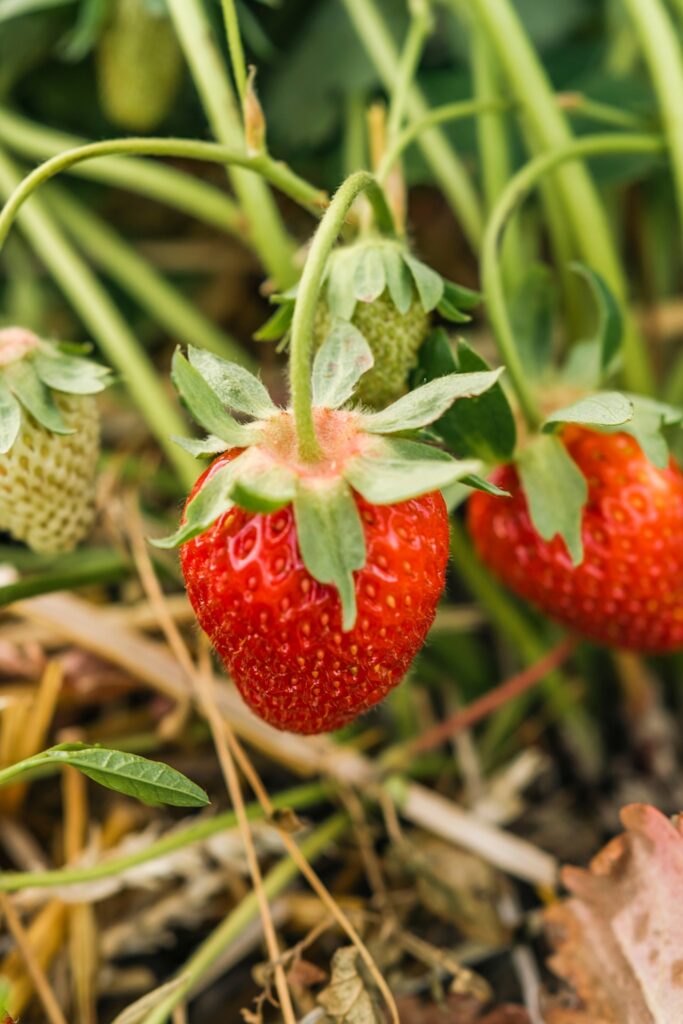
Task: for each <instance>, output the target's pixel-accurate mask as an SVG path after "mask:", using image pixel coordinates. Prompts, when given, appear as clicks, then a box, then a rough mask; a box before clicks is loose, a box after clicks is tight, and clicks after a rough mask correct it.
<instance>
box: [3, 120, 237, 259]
mask: <svg viewBox="0 0 683 1024" xmlns="http://www.w3.org/2000/svg"><path fill="white" fill-rule="evenodd" d="M0 142H4V143H5V144H6V145H7V146H8V147H9V148H10V149H12V150H13V151H14V152H15V153H18V154H19V155H20V156H25V157H30V158H31V159H32V160H46V159H49V158H50V157H53V156H59V155H60V154H61V153H63V152H65V151H66V150H74V149H81V148H82V147H83V146H86V145H87V144H88V143H87V142H86V141H85V140H84V139H79V138H78V137H77V136H75V135H67V134H66V133H65V132H58V131H54V130H53V129H51V128H45V127H44V126H43V125H38V124H35V123H34V122H33V121H29V120H27V119H26V118H23V117H20V116H19V115H18V114H15V113H14V112H13V111H10V110H7V109H5V108H4V107H0ZM66 169H67V170H70V171H72V173H73V174H78V175H80V176H81V177H84V178H90V179H91V180H92V181H97V182H101V183H103V184H105V185H114V186H115V187H117V188H123V189H126V190H128V191H130V192H135V193H137V194H139V195H143V196H147V198H149V199H155V200H157V201H159V202H163V203H166V204H167V205H168V206H170V207H172V208H173V209H176V210H180V211H181V212H182V213H186V214H189V215H190V216H191V217H196V218H197V220H200V221H203V222H204V223H205V224H210V225H211V226H212V227H216V228H220V230H221V231H228V232H229V233H230V234H231V235H235V237H237V238H241V239H242V240H243V241H244V240H245V233H246V223H245V218H244V216H243V214H242V213H241V211H240V209H239V207H238V206H237V204H236V203H235V202H234V201H233V200H232V199H231V198H230V197H229V196H226V195H224V194H223V193H222V192H220V191H219V190H218V189H217V188H214V187H213V186H212V185H207V184H205V182H203V181H199V180H198V179H196V178H193V177H191V176H190V175H189V174H185V173H184V172H183V171H177V170H175V168H173V167H166V166H164V165H163V164H157V163H153V162H152V161H151V160H138V159H134V158H131V157H128V158H126V159H123V158H119V157H114V156H112V157H103V158H102V159H101V160H97V161H95V162H94V163H91V164H83V165H81V164H77V165H74V166H73V167H71V168H66ZM246 242H247V244H249V238H248V235H247V238H246Z"/></svg>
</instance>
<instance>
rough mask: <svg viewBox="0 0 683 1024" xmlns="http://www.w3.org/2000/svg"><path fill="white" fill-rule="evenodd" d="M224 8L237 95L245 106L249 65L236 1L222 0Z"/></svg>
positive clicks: (224, 19)
mask: <svg viewBox="0 0 683 1024" xmlns="http://www.w3.org/2000/svg"><path fill="white" fill-rule="evenodd" d="M221 3H222V7H223V21H224V22H225V33H226V35H227V37H228V51H229V53H230V64H231V65H232V74H233V77H234V79H235V86H236V87H237V95H238V96H239V98H240V103H241V104H242V105H243V106H244V98H245V96H246V94H247V65H246V61H245V59H244V47H243V46H242V36H241V35H240V24H239V21H238V20H237V10H236V9H235V0H221Z"/></svg>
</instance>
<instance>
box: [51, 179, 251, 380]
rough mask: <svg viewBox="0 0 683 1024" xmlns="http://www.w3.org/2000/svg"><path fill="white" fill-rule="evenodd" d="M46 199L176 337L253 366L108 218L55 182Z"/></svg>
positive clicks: (66, 225) (105, 267)
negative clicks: (109, 222)
mask: <svg viewBox="0 0 683 1024" xmlns="http://www.w3.org/2000/svg"><path fill="white" fill-rule="evenodd" d="M46 201H47V204H48V206H49V207H50V209H52V210H53V212H54V213H55V214H56V216H57V218H58V219H59V221H60V222H61V224H62V227H63V228H64V230H65V231H67V232H68V233H69V234H70V235H72V236H73V238H74V239H75V240H76V242H77V243H78V244H79V246H80V247H81V248H82V249H83V250H84V251H85V252H86V253H87V255H88V256H89V257H90V259H91V260H92V261H93V262H94V264H95V265H96V266H99V267H100V268H101V269H102V270H104V271H105V273H106V274H108V275H109V276H110V277H111V278H112V279H113V280H114V281H116V283H117V284H118V285H119V286H120V287H121V288H123V289H124V290H125V291H127V292H128V293H129V294H130V295H131V296H132V297H133V298H134V299H135V300H136V301H137V302H138V303H139V304H140V306H141V307H142V309H144V310H146V312H147V313H149V315H150V316H151V317H152V318H153V319H154V320H155V321H156V322H157V323H159V324H161V326H162V327H165V328H166V330H167V331H168V332H169V334H170V335H171V337H173V338H174V339H176V340H177V341H180V342H183V343H184V344H186V345H196V346H198V347H199V348H205V349H208V351H210V352H215V353H216V354H217V355H219V356H222V357H223V358H224V359H229V360H232V362H235V363H240V364H241V365H242V366H246V367H248V368H251V369H253V368H254V363H253V360H252V359H251V358H250V357H249V355H248V354H247V353H246V352H245V351H244V349H243V348H242V346H241V345H239V344H238V342H236V341H235V340H234V339H233V338H230V337H228V335H226V334H225V333H224V332H223V331H222V330H221V329H220V328H219V327H217V326H216V325H215V324H214V323H213V321H211V320H209V319H208V317H206V316H204V314H203V313H202V312H201V311H200V310H199V309H197V307H196V306H194V305H193V304H192V303H191V302H189V301H188V300H187V299H186V298H185V296H184V294H183V293H182V292H181V291H179V290H178V289H177V288H174V287H173V285H171V284H169V283H168V281H167V280H166V279H165V278H164V277H163V276H162V275H161V274H159V273H158V272H157V271H156V270H155V269H154V267H153V266H151V265H150V264H149V263H148V262H147V260H145V259H143V258H142V257H141V256H139V255H138V253H137V252H136V250H135V249H134V248H133V246H132V245H130V244H129V243H128V242H126V241H125V240H124V239H123V238H122V236H121V235H119V234H118V232H116V231H115V230H114V229H113V228H112V227H111V226H110V225H109V224H108V223H107V222H106V221H105V220H103V219H102V218H101V217H98V216H97V214H96V213H93V212H92V210H90V209H89V208H88V207H87V206H86V205H85V203H81V202H79V201H78V200H77V199H75V198H74V197H73V196H71V195H70V194H69V193H68V192H67V191H65V190H62V189H61V188H58V186H57V185H51V186H50V187H49V189H48V190H47V193H46Z"/></svg>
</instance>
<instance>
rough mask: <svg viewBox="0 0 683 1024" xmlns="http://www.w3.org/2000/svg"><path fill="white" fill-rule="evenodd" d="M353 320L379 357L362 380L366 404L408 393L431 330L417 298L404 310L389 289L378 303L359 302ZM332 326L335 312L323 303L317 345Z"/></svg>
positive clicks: (360, 392)
mask: <svg viewBox="0 0 683 1024" xmlns="http://www.w3.org/2000/svg"><path fill="white" fill-rule="evenodd" d="M351 323H352V324H353V325H354V327H356V328H357V329H358V330H359V331H360V333H361V334H362V335H363V337H364V338H365V340H366V341H367V343H368V345H369V346H370V349H371V351H372V355H373V357H374V360H375V365H374V366H373V368H372V369H371V370H370V371H369V372H368V373H366V374H365V375H364V376H363V377H362V378H361V380H360V383H359V387H358V392H357V395H358V398H359V399H360V401H361V402H364V403H365V404H366V405H370V406H373V407H374V408H382V407H383V406H385V405H388V404H389V403H390V402H393V401H395V400H396V399H397V398H399V397H400V396H401V395H402V394H404V393H405V391H406V386H407V381H408V377H409V375H410V372H411V370H412V369H414V367H415V365H416V363H417V353H418V351H419V349H420V346H421V345H422V342H423V341H424V340H425V338H426V337H427V334H428V332H429V328H430V317H429V315H428V314H427V313H425V311H424V309H423V308H422V306H421V305H420V303H419V302H418V301H417V300H414V301H413V302H412V303H411V305H410V309H409V310H408V312H407V313H400V312H399V311H398V309H397V308H396V306H395V305H394V303H393V301H392V299H391V297H390V296H389V295H388V294H387V292H386V291H385V292H383V293H382V295H380V296H379V298H377V299H375V300H374V302H368V303H366V302H358V303H357V304H356V308H355V310H354V314H353V316H352V317H351ZM331 327H332V315H331V314H330V311H329V309H328V307H327V305H326V304H321V306H320V307H319V309H318V315H317V318H316V329H315V345H316V348H318V347H319V346H320V345H321V344H322V342H323V341H324V340H325V338H326V337H327V335H328V333H329V331H330V329H331Z"/></svg>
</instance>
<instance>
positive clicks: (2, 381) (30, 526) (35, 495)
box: [0, 327, 108, 553]
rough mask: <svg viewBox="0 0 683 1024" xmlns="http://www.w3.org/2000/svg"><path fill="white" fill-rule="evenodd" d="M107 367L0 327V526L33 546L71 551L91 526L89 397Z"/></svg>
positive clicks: (94, 422) (93, 456)
mask: <svg viewBox="0 0 683 1024" xmlns="http://www.w3.org/2000/svg"><path fill="white" fill-rule="evenodd" d="M107 374H108V371H107V370H106V369H104V368H103V367H100V366H97V365H96V364H94V363H92V362H90V361H89V360H86V359H83V358H80V357H75V356H72V355H69V354H67V353H65V352H63V351H62V350H61V349H60V348H59V347H57V346H55V345H52V344H50V343H48V342H45V341H41V339H40V338H38V337H37V336H36V335H35V334H32V333H31V332H30V331H25V330H23V329H22V328H18V327H12V328H7V329H5V330H2V331H0V530H5V531H7V532H8V533H10V534H12V536H13V537H15V538H16V539H17V540H21V541H24V542H25V543H26V544H28V546H29V547H31V548H32V549H33V550H34V551H39V552H46V553H50V552H56V551H68V550H70V549H72V548H74V547H75V546H76V544H77V543H78V542H79V541H80V540H81V539H82V538H83V537H84V536H85V535H86V533H87V532H88V530H89V529H90V526H91V525H92V520H93V516H94V501H93V499H94V484H95V468H96V464H97V458H98V455H99V416H98V411H97V404H96V401H95V399H94V398H93V397H92V396H93V395H94V394H96V393H97V392H98V391H101V390H102V389H103V388H104V386H105V383H106V377H107Z"/></svg>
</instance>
